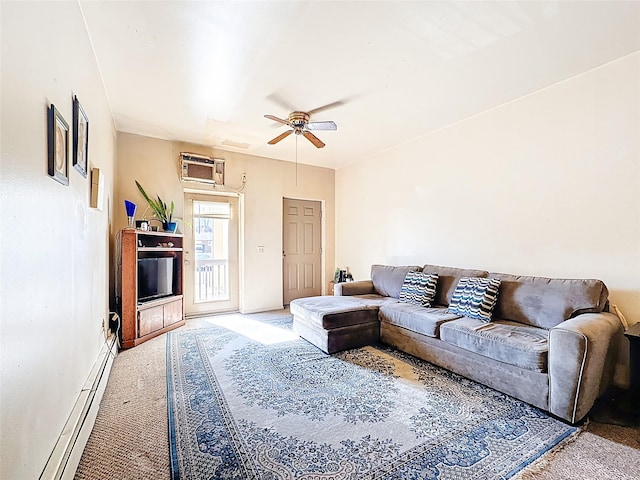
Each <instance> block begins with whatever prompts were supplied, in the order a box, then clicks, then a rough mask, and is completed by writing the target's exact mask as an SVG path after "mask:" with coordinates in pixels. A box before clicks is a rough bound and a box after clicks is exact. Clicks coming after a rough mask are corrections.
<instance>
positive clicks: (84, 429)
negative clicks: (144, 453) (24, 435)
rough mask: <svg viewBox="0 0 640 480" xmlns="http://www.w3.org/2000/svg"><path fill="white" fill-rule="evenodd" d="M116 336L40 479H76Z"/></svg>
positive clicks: (95, 367)
mask: <svg viewBox="0 0 640 480" xmlns="http://www.w3.org/2000/svg"><path fill="white" fill-rule="evenodd" d="M116 338H117V336H116V335H112V336H111V337H109V338H108V339H107V341H106V342H105V343H104V344H103V346H102V349H101V350H100V353H99V354H98V358H97V359H96V362H95V363H94V365H93V368H92V369H91V373H90V374H89V377H88V378H87V381H86V382H85V385H84V387H83V388H82V390H81V391H80V395H79V396H78V399H77V400H76V403H75V405H74V407H73V410H72V411H71V415H69V418H68V420H67V423H66V424H65V426H64V428H63V429H62V433H61V434H60V438H58V441H57V442H56V445H55V447H54V448H53V451H52V452H51V456H50V457H49V460H48V461H47V464H46V465H45V467H44V470H43V471H42V474H41V475H40V480H67V479H73V478H74V476H75V473H76V469H77V468H78V464H79V463H80V458H81V457H82V452H83V451H84V447H85V446H86V444H87V440H88V439H89V435H90V434H91V430H92V429H93V424H94V423H95V420H96V416H97V414H98V408H99V407H100V400H101V399H102V395H103V394H104V389H105V387H106V386H107V380H108V379H109V373H110V372H111V365H112V364H113V358H114V354H112V352H115V351H116V350H115V348H116Z"/></svg>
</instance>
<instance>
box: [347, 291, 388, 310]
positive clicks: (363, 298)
mask: <svg viewBox="0 0 640 480" xmlns="http://www.w3.org/2000/svg"><path fill="white" fill-rule="evenodd" d="M352 298H353V299H355V300H358V301H359V302H360V303H362V304H363V305H366V306H367V307H381V306H382V305H387V304H390V303H398V301H399V300H398V299H397V298H393V297H383V296H382V295H378V294H377V293H370V294H367V295H354V296H353V297H352Z"/></svg>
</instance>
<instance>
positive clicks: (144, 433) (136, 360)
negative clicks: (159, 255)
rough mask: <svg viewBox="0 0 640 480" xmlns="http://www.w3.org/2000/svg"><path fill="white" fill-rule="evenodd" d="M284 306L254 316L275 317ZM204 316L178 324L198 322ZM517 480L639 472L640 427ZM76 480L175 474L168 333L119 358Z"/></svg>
mask: <svg viewBox="0 0 640 480" xmlns="http://www.w3.org/2000/svg"><path fill="white" fill-rule="evenodd" d="M282 315H283V311H282V310H280V311H276V312H271V313H266V314H257V315H255V316H254V317H258V316H259V317H260V318H269V317H270V316H271V317H273V318H278V317H281V316H282ZM206 325H207V320H206V318H203V319H197V320H189V321H188V322H187V325H186V326H184V327H181V328H183V329H184V328H201V327H203V326H206ZM583 428H584V431H583V432H582V433H581V434H580V435H578V436H577V437H576V438H575V440H574V441H573V442H571V443H569V444H567V445H566V446H564V448H562V449H561V450H559V451H556V452H551V454H549V455H547V456H546V457H543V458H542V459H540V460H539V461H538V462H536V463H535V464H534V465H533V466H532V467H530V468H529V469H528V470H527V471H526V472H523V473H521V474H520V475H519V476H518V477H517V479H518V480H529V479H533V478H535V479H539V480H558V479H601V480H607V479H611V480H632V479H633V480H637V479H638V478H640V428H628V427H620V426H615V425H608V424H604V423H597V422H595V421H590V422H587V423H586V425H585V426H584V427H583ZM75 478H76V479H79V480H82V479H84V480H101V479H104V480H114V479H118V480H129V479H131V480H133V479H149V480H152V479H153V480H164V479H170V478H171V470H170V465H169V442H168V425H167V386H166V335H162V336H160V337H157V338H154V339H152V340H149V341H148V342H146V343H144V344H142V345H139V346H137V347H135V348H132V349H129V350H124V351H122V352H120V353H119V354H118V356H117V357H116V358H115V360H114V363H113V367H112V370H111V375H110V377H109V382H108V384H107V388H106V390H105V394H104V397H103V398H102V402H101V404H100V411H99V412H98V417H97V419H96V423H95V426H94V428H93V431H92V433H91V436H90V438H89V441H88V443H87V445H86V448H85V450H84V453H83V455H82V459H81V460H80V465H79V466H78V469H77V471H76V476H75Z"/></svg>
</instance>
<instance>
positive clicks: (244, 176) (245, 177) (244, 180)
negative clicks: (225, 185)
mask: <svg viewBox="0 0 640 480" xmlns="http://www.w3.org/2000/svg"><path fill="white" fill-rule="evenodd" d="M242 183H247V174H246V173H243V174H242Z"/></svg>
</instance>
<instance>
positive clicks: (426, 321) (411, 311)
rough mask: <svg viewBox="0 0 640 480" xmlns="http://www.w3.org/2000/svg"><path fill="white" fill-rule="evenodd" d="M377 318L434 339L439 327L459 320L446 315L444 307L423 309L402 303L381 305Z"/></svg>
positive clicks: (451, 314) (450, 314)
mask: <svg viewBox="0 0 640 480" xmlns="http://www.w3.org/2000/svg"><path fill="white" fill-rule="evenodd" d="M379 316H380V321H381V322H386V323H388V324H391V325H395V326H397V327H402V328H406V329H407V330H411V331H412V332H416V333H421V334H422V335H428V336H429V337H435V338H437V337H438V334H439V333H440V325H442V324H443V323H444V322H448V321H450V320H455V319H456V318H460V316H459V315H456V314H453V313H448V312H447V309H446V308H444V307H432V308H425V307H421V306H419V305H413V304H410V303H402V302H399V303H395V304H388V305H383V306H382V307H380V312H379Z"/></svg>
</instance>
